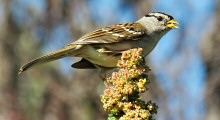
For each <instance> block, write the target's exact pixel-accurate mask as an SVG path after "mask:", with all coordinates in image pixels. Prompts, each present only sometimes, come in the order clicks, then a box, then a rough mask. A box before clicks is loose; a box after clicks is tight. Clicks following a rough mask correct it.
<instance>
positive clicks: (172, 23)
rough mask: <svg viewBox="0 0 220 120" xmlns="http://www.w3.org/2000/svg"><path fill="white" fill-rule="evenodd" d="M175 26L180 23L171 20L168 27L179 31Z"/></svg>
mask: <svg viewBox="0 0 220 120" xmlns="http://www.w3.org/2000/svg"><path fill="white" fill-rule="evenodd" d="M175 24H179V22H177V21H176V20H170V21H168V22H167V27H168V28H170V29H177V28H179V27H178V26H176V25H175Z"/></svg>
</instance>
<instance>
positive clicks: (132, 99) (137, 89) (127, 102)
mask: <svg viewBox="0 0 220 120" xmlns="http://www.w3.org/2000/svg"><path fill="white" fill-rule="evenodd" d="M141 55H142V48H138V49H131V50H128V51H125V52H123V54H122V57H121V60H120V61H119V62H118V67H120V70H119V71H118V72H114V73H112V76H111V77H110V78H107V82H108V83H110V84H111V86H109V87H108V88H107V89H106V90H105V91H104V94H103V95H102V96H101V101H102V102H103V107H104V109H105V110H106V111H108V112H109V113H110V115H111V118H114V119H119V120H131V119H135V120H146V119H152V115H153V114H155V113H156V112H157V106H156V104H155V103H153V104H152V103H151V102H148V103H145V102H144V101H143V100H142V99H141V96H140V93H143V92H146V90H147V89H146V86H147V84H148V83H149V81H148V78H147V74H146V72H147V71H146V69H147V70H149V68H146V66H145V63H144V59H143V57H142V56H141ZM112 116H113V117H112Z"/></svg>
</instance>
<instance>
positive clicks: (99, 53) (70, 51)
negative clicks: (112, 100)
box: [19, 12, 178, 73]
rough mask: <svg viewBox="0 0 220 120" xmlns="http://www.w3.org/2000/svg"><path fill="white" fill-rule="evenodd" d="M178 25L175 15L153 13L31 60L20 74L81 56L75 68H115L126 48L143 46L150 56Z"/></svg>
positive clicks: (146, 53) (100, 30)
mask: <svg viewBox="0 0 220 120" xmlns="http://www.w3.org/2000/svg"><path fill="white" fill-rule="evenodd" d="M175 24H178V22H177V21H176V20H174V18H173V17H172V16H170V15H168V14H165V13H161V12H152V13H149V14H147V15H145V16H144V17H142V18H141V19H139V20H138V21H137V22H135V23H125V24H116V25H112V26H108V27H105V28H101V29H98V30H96V31H93V32H91V33H88V34H86V35H84V36H82V37H81V38H79V39H78V40H76V41H75V42H73V43H71V44H69V45H67V46H66V47H64V48H63V49H60V50H58V51H56V52H53V53H50V54H48V55H45V56H42V57H39V58H37V59H35V60H32V61H30V62H29V63H27V64H25V65H24V66H22V67H21V68H20V72H19V73H22V72H24V71H25V70H27V69H29V68H31V67H33V66H35V65H38V64H42V63H47V62H51V61H54V60H57V59H60V58H63V57H82V60H81V61H79V62H77V63H74V64H73V65H72V67H74V68H79V69H88V68H115V67H116V65H117V62H118V60H119V59H120V57H121V53H122V52H123V51H125V50H128V49H132V48H143V55H144V56H146V55H148V54H149V53H150V52H151V51H152V50H153V48H154V47H155V46H156V45H157V43H158V41H159V40H160V39H161V38H162V37H163V36H164V35H165V34H166V33H167V32H168V31H169V30H171V29H175V28H178V26H175ZM102 70H103V71H105V69H102ZM103 71H102V72H103Z"/></svg>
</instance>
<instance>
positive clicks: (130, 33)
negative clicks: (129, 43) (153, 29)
mask: <svg viewBox="0 0 220 120" xmlns="http://www.w3.org/2000/svg"><path fill="white" fill-rule="evenodd" d="M145 33H146V29H145V28H144V27H143V26H142V25H141V24H139V23H126V24H116V25H112V26H108V27H105V28H102V29H99V30H96V31H94V32H91V33H88V34H86V35H84V36H82V37H81V38H80V39H78V40H77V41H75V42H73V43H71V44H95V43H114V42H120V41H123V40H138V39H139V38H140V37H142V36H143V35H145Z"/></svg>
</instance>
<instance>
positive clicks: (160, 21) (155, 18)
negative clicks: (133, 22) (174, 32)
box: [137, 12, 179, 32]
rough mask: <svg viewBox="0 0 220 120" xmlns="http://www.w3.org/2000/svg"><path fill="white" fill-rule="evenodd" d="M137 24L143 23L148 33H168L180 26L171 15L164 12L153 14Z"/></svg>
mask: <svg viewBox="0 0 220 120" xmlns="http://www.w3.org/2000/svg"><path fill="white" fill-rule="evenodd" d="M137 22H139V23H141V24H142V25H143V26H144V27H145V28H146V30H147V31H148V32H155V31H156V32H158V31H159V32H160V31H166V32H168V31H169V30H171V29H177V28H179V27H178V26H176V24H179V22H177V21H176V20H175V19H174V18H173V17H172V16H171V15H168V14H166V13H162V12H152V13H149V14H147V15H145V16H144V17H142V18H141V19H140V20H138V21H137Z"/></svg>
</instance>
